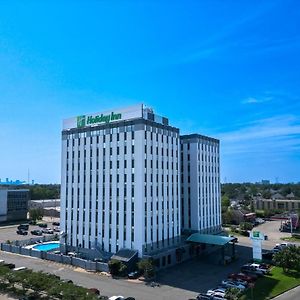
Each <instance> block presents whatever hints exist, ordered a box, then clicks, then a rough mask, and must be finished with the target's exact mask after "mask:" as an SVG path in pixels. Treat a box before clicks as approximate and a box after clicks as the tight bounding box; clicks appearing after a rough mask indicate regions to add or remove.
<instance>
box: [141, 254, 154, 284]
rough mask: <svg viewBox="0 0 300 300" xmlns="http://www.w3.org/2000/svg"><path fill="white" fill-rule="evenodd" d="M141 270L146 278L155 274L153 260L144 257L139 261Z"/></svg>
mask: <svg viewBox="0 0 300 300" xmlns="http://www.w3.org/2000/svg"><path fill="white" fill-rule="evenodd" d="M138 268H139V270H140V271H141V272H142V273H143V274H144V276H145V278H146V279H150V278H152V277H154V275H155V267H154V263H153V260H151V259H142V260H140V261H139V262H138Z"/></svg>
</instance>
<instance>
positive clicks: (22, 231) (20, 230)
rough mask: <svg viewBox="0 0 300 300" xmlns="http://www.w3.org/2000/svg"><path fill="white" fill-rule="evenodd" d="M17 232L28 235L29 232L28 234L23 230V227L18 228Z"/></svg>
mask: <svg viewBox="0 0 300 300" xmlns="http://www.w3.org/2000/svg"><path fill="white" fill-rule="evenodd" d="M16 232H17V234H20V235H27V234H28V232H27V231H25V230H22V229H19V230H17V231H16Z"/></svg>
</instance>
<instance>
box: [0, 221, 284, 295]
mask: <svg viewBox="0 0 300 300" xmlns="http://www.w3.org/2000/svg"><path fill="white" fill-rule="evenodd" d="M47 223H48V227H50V228H52V225H51V224H52V222H51V220H48V222H47ZM279 225H280V221H272V222H267V223H265V224H263V225H260V226H258V227H256V229H258V230H261V231H262V232H263V233H264V234H267V235H268V236H269V240H268V241H263V248H265V249H271V248H273V247H274V246H275V244H276V243H278V242H280V237H281V236H288V235H289V234H288V233H280V232H279V231H278V228H279ZM16 227H17V225H15V226H10V227H5V228H0V240H1V241H6V240H8V239H9V240H14V239H28V238H30V237H34V236H32V235H31V234H30V233H29V235H28V236H21V235H17V234H16ZM36 228H39V227H37V226H30V229H29V230H33V229H36ZM236 251H237V253H236V254H237V260H236V261H234V262H233V263H230V264H228V265H225V266H224V265H219V264H217V263H216V262H217V260H216V259H213V258H214V257H216V255H220V254H219V253H218V254H216V253H213V254H211V255H210V257H198V258H195V259H193V260H190V261H188V262H184V263H182V264H179V265H176V266H174V267H171V268H168V269H165V270H162V271H160V272H159V273H158V276H157V279H156V281H157V282H159V283H160V287H155V288H153V287H151V286H147V285H145V284H144V283H142V282H136V281H128V280H126V279H118V280H116V279H112V278H110V277H106V276H101V275H99V274H91V273H87V272H85V271H83V270H82V269H79V268H74V267H72V266H69V265H63V264H58V263H53V262H49V261H44V260H40V259H35V258H31V257H26V256H19V255H15V254H11V253H5V252H2V253H1V255H0V258H1V259H5V260H6V261H8V262H13V263H15V264H16V266H17V267H21V266H26V267H29V268H32V269H33V270H36V271H38V270H43V271H46V272H50V273H54V274H56V275H58V276H61V277H62V278H64V279H71V280H72V281H73V282H74V283H76V284H78V285H82V286H84V287H88V288H91V287H96V288H98V289H99V290H100V291H101V293H102V294H104V295H108V296H112V295H116V294H118V295H124V296H126V297H129V296H132V297H135V298H136V299H139V300H152V299H162V300H171V299H172V300H184V299H186V300H188V299H195V298H196V296H197V295H198V294H199V293H201V292H202V293H203V292H206V291H207V290H208V289H212V288H216V287H217V286H218V285H219V284H220V283H221V281H222V280H223V279H226V278H227V276H228V275H229V274H230V273H236V272H239V270H240V267H241V266H242V265H243V264H244V263H246V262H248V261H249V260H250V259H251V257H252V248H251V241H250V240H249V238H247V237H239V243H238V245H237V246H236ZM213 261H215V262H213Z"/></svg>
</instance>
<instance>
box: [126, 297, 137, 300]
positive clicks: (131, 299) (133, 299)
mask: <svg viewBox="0 0 300 300" xmlns="http://www.w3.org/2000/svg"><path fill="white" fill-rule="evenodd" d="M124 300H135V298H133V297H127V298H125V299H124Z"/></svg>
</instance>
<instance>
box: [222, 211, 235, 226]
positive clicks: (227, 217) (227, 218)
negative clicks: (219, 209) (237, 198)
mask: <svg viewBox="0 0 300 300" xmlns="http://www.w3.org/2000/svg"><path fill="white" fill-rule="evenodd" d="M222 221H223V224H231V223H232V221H233V213H232V211H231V210H230V209H229V210H227V211H226V212H224V213H222Z"/></svg>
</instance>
